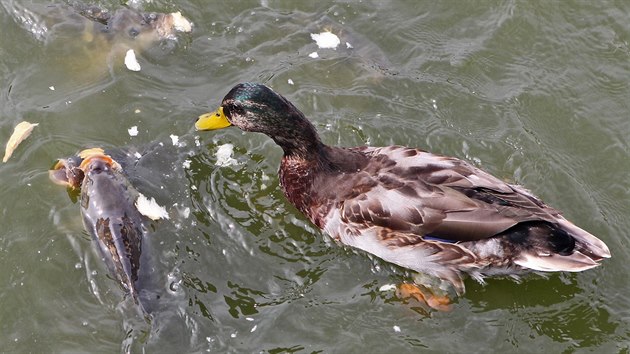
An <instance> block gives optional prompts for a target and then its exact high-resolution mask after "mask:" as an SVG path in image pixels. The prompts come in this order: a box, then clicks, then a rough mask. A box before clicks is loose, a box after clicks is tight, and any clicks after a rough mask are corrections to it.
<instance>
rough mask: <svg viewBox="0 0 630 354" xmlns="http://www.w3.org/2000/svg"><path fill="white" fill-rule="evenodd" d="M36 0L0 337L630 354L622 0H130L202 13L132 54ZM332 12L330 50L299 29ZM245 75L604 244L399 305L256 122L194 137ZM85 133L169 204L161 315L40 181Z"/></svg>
mask: <svg viewBox="0 0 630 354" xmlns="http://www.w3.org/2000/svg"><path fill="white" fill-rule="evenodd" d="M50 4H57V5H58V4H63V3H60V2H49V1H45V0H33V1H11V0H0V5H1V6H0V32H1V33H2V34H1V35H0V146H4V144H5V142H6V141H7V140H8V139H9V136H10V135H11V132H12V130H13V127H14V126H15V125H16V124H17V123H18V122H20V121H22V120H27V121H31V122H36V123H39V126H37V127H36V128H35V130H34V131H33V133H32V135H31V136H30V137H29V138H28V139H27V140H26V141H24V142H23V143H22V144H21V145H20V146H19V147H18V149H17V150H16V151H15V153H14V155H13V157H12V158H11V159H10V160H9V161H8V162H7V163H6V164H2V165H0V269H1V270H2V271H1V272H0V352H6V353H28V352H33V353H86V352H89V353H116V352H131V353H201V352H216V353H259V352H262V353H312V352H318V353H446V352H448V353H488V352H497V353H514V352H519V353H561V352H562V353H573V352H577V353H582V352H599V353H629V352H630V277H629V276H628V264H630V250H629V247H628V244H629V242H630V236H629V235H630V232H629V230H630V46H629V44H628V42H629V41H630V21H629V18H630V2H628V1H614V2H613V1H598V2H591V1H474V2H464V1H378V0H377V1H366V0H364V1H274V0H261V1H204V0H196V1H193V0H189V1H174V0H173V1H167V0H165V1H162V0H156V1H146V2H142V1H135V2H133V3H132V4H131V5H133V6H140V7H142V8H144V9H146V10H150V11H158V12H172V11H178V10H179V11H181V12H182V14H183V15H184V16H186V17H187V18H189V19H190V20H191V21H192V22H193V23H194V29H193V32H192V33H190V34H179V35H178V40H177V41H169V40H167V41H161V42H159V43H154V44H153V45H150V46H148V48H146V49H145V50H138V51H137V52H136V54H137V57H138V61H139V63H140V65H141V68H142V69H141V70H140V71H139V72H133V71H130V70H127V69H126V68H125V66H124V65H123V64H122V63H123V56H121V55H120V53H117V52H116V51H115V50H114V49H113V48H110V47H108V44H107V42H103V43H97V45H88V44H86V42H85V38H84V37H82V31H81V30H77V26H76V25H77V23H78V22H77V21H78V20H77V19H76V18H74V17H72V16H70V17H67V18H65V17H64V15H63V14H61V15H59V14H58V13H56V12H55V11H56V10H54V9H55V8H56V7H55V6H49V5H50ZM96 4H97V5H99V6H102V7H106V8H109V9H115V8H117V7H120V6H121V5H120V2H119V1H113V0H111V1H97V2H96ZM55 23H57V25H56V24H55ZM325 30H328V31H331V32H333V33H335V34H336V35H337V36H339V38H340V40H341V44H340V46H339V47H338V48H337V49H336V50H333V49H322V48H318V46H317V44H316V43H315V42H314V41H313V40H312V39H311V36H310V35H311V33H320V32H323V31H325ZM313 52H317V53H318V58H312V57H311V56H309V55H310V54H312V53H313ZM123 54H124V53H123ZM244 81H255V82H262V83H265V84H267V85H270V86H271V87H273V88H274V89H275V90H277V91H278V92H280V93H281V94H283V95H285V96H286V97H287V98H288V99H289V100H291V101H292V102H293V103H294V104H295V105H296V106H297V107H299V108H300V109H301V110H302V111H303V112H304V113H305V114H306V116H307V117H309V118H310V119H311V120H312V122H313V123H314V124H315V126H316V127H317V129H318V131H319V132H320V134H321V136H322V140H323V141H324V142H325V143H328V144H335V145H342V146H356V145H366V144H367V145H371V146H382V145H390V144H398V145H407V146H413V147H418V148H422V149H426V150H430V151H433V152H436V153H440V154H444V155H451V156H457V157H459V158H462V159H464V160H467V161H469V162H471V163H473V164H475V165H477V166H480V167H482V168H483V169H485V170H487V171H489V172H490V173H492V174H494V175H496V176H499V177H501V178H503V179H505V180H508V181H511V182H514V183H518V184H521V185H523V186H525V187H526V188H528V189H530V190H532V191H533V192H534V193H535V194H537V195H539V196H540V197H541V198H542V199H543V200H544V201H545V202H547V203H548V204H549V205H551V206H553V207H555V208H558V209H560V210H562V211H563V212H564V214H565V216H566V217H567V218H568V219H569V220H572V221H574V222H575V223H576V224H578V225H579V226H581V227H583V228H584V229H586V230H588V231H590V232H592V233H593V234H595V235H597V236H598V237H599V238H601V239H602V240H603V241H604V242H606V243H607V244H608V245H609V247H610V249H611V251H612V258H611V259H609V260H605V261H604V262H603V263H602V265H601V266H600V267H598V268H596V269H593V270H589V271H586V272H583V273H577V274H551V275H549V276H548V277H543V276H540V275H536V274H532V275H529V276H526V277H524V278H523V279H522V281H521V282H516V281H513V280H511V279H506V278H499V279H488V281H487V284H486V285H480V284H478V283H476V282H475V281H474V280H472V279H467V280H466V282H465V284H466V290H467V292H466V294H465V295H464V296H462V297H461V298H459V299H458V301H457V302H456V304H455V306H454V308H453V310H452V311H451V312H433V313H426V311H424V310H423V309H422V308H421V306H420V305H419V304H417V303H413V302H410V303H403V302H402V301H400V300H399V299H398V298H397V297H396V295H395V293H394V292H393V291H381V290H380V288H381V287H382V286H384V285H387V284H397V283H400V282H402V281H405V280H408V279H409V276H410V274H408V273H406V272H405V271H404V270H402V269H399V268H396V267H393V266H390V265H388V264H386V263H383V262H381V261H379V260H377V259H373V258H371V257H369V256H368V255H366V254H364V253H361V252H356V251H353V250H351V249H347V248H344V247H340V246H338V245H336V244H334V243H333V242H331V241H330V240H328V239H327V237H326V236H325V235H324V234H323V233H322V232H320V231H319V230H317V229H316V228H315V227H314V226H313V225H311V224H310V223H309V222H308V221H307V220H306V219H305V218H304V217H303V216H302V215H300V214H299V213H298V212H297V210H296V209H294V208H293V207H292V206H290V205H289V204H288V202H287V201H286V200H285V198H284V196H283V195H282V192H281V191H280V190H279V186H278V176H277V168H278V165H279V161H280V158H281V150H280V149H279V148H278V147H277V146H276V145H275V144H274V143H273V142H272V141H271V140H270V139H269V138H267V137H266V136H263V135H261V134H253V133H249V134H245V133H243V132H241V131H240V130H238V129H236V128H231V129H225V130H221V131H217V132H195V131H194V127H193V123H194V120H195V119H196V117H197V116H198V115H199V114H201V113H204V112H206V111H209V110H212V109H214V108H216V107H217V105H218V104H219V103H220V101H221V99H222V98H223V96H224V95H225V94H226V93H227V92H228V90H229V89H230V88H231V87H232V86H233V85H235V84H236V83H239V82H244ZM132 127H137V129H138V134H137V135H135V136H132V135H131V134H130V133H129V129H131V128H132ZM228 144H231V145H228ZM94 146H98V147H103V148H105V149H109V150H110V151H114V152H116V153H117V154H119V156H122V157H121V158H120V159H121V160H123V162H126V166H127V167H126V172H127V173H128V175H129V178H130V180H131V181H132V183H133V184H134V185H135V186H136V187H137V188H138V189H139V190H140V191H141V192H142V193H144V194H145V195H147V196H150V197H155V198H156V200H157V201H158V203H159V204H161V205H163V206H165V207H166V209H167V210H168V212H169V214H170V219H169V220H165V221H161V222H157V223H154V224H153V225H152V226H151V231H150V235H149V237H148V239H149V242H147V243H146V246H145V252H150V255H151V257H150V259H151V261H152V262H151V270H152V271H151V274H152V277H153V285H152V287H153V290H155V291H156V292H157V293H160V294H161V296H160V299H159V301H158V302H157V304H156V305H155V306H156V310H155V312H154V318H153V320H152V321H151V323H147V322H146V321H145V320H144V319H143V318H142V316H140V315H139V314H138V312H137V309H136V308H135V306H134V305H133V303H132V302H131V301H130V300H129V299H126V298H125V297H124V294H123V291H122V290H121V289H120V287H119V286H118V284H117V283H116V281H115V280H114V279H113V278H112V276H111V275H110V274H109V272H108V270H107V268H106V266H105V265H104V263H103V262H102V260H101V258H100V255H99V253H98V252H97V250H96V248H95V247H94V245H93V242H92V240H91V238H90V236H89V235H88V234H87V233H86V232H85V231H84V228H83V225H82V223H81V216H80V210H79V205H78V204H77V203H73V202H72V200H71V198H69V196H68V193H67V192H66V190H65V189H64V188H63V187H60V186H57V185H54V184H52V183H51V182H50V181H49V178H48V171H47V170H48V169H49V168H50V167H51V166H52V165H53V163H54V161H55V160H56V159H57V158H61V157H67V156H71V155H73V154H76V153H77V152H78V151H79V150H81V149H84V148H88V147H94ZM230 147H232V148H233V151H232V153H231V155H229V157H228V158H227V159H225V157H222V154H221V153H219V154H218V152H219V151H221V152H228V153H229V152H230Z"/></svg>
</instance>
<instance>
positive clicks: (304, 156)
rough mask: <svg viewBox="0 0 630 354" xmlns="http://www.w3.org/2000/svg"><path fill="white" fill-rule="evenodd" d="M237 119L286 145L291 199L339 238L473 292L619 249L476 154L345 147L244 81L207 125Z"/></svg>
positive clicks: (202, 121)
mask: <svg viewBox="0 0 630 354" xmlns="http://www.w3.org/2000/svg"><path fill="white" fill-rule="evenodd" d="M231 125H234V126H236V127H238V128H240V129H242V130H244V131H248V132H259V133H263V134H265V135H267V136H269V137H270V138H271V139H273V140H274V141H275V142H276V144H278V145H279V146H280V147H281V148H282V150H283V151H284V156H283V157H282V161H281V162H280V171H279V175H280V184H281V186H282V190H283V192H284V194H285V196H286V197H287V199H288V200H289V202H291V204H293V205H294V206H295V207H296V208H297V209H298V210H299V211H301V212H302V213H304V215H306V217H307V218H308V219H309V220H310V221H311V222H312V223H313V224H315V225H317V226H318V227H319V228H321V229H322V230H324V231H325V232H326V233H327V234H328V235H330V237H332V238H333V239H334V240H336V241H337V242H339V243H341V244H344V245H348V246H351V247H355V248H358V249H361V250H363V251H365V252H368V253H371V254H373V255H375V256H377V257H379V258H381V259H383V260H385V261H387V262H390V263H393V264H396V265H398V266H401V267H404V268H407V269H410V270H413V271H416V272H419V273H422V274H426V275H429V276H431V277H436V278H438V279H441V280H444V281H447V282H449V283H450V284H452V286H453V287H454V288H455V290H456V292H457V294H462V293H463V292H464V284H463V281H462V275H463V274H464V273H467V274H469V275H471V276H472V277H474V278H476V279H478V280H480V281H482V279H483V277H484V276H490V275H500V274H503V275H518V274H521V273H524V272H527V271H541V272H554V271H567V272H579V271H583V270H586V269H590V268H593V267H596V266H597V265H599V261H601V260H602V259H604V258H609V257H610V251H609V250H608V247H607V246H606V244H605V243H604V242H602V241H601V240H599V239H598V238H597V237H595V236H593V235H591V234H590V233H588V232H586V231H584V230H582V229H581V228H579V227H577V226H575V225H574V224H572V223H571V222H569V221H568V220H566V219H565V218H564V217H563V216H562V214H561V213H560V212H559V211H558V210H556V209H553V208H551V207H549V206H547V205H546V204H545V203H543V202H542V201H541V200H540V198H538V197H536V196H535V195H533V194H532V193H531V192H530V191H528V190H526V189H525V188H523V187H521V186H518V185H514V184H508V183H506V182H503V181H501V180H500V179H498V178H496V177H494V176H492V175H490V174H488V173H487V172H484V171H482V170H480V169H479V168H477V167H475V166H473V165H471V164H469V163H468V162H466V161H462V160H460V159H457V158H454V157H447V156H440V155H437V154H433V153H430V152H427V151H423V150H420V149H416V148H410V147H404V146H386V147H368V146H362V147H348V148H346V147H335V146H328V145H326V144H324V143H323V142H322V141H321V139H320V138H319V136H318V134H317V132H316V130H315V128H314V126H313V125H312V124H311V123H310V122H309V121H308V120H307V119H306V118H305V117H304V115H303V114H302V113H301V112H300V111H299V110H298V109H297V108H296V107H295V106H294V105H293V104H291V102H289V101H288V100H287V99H286V98H284V97H282V96H281V95H280V94H278V93H276V92H274V91H273V90H271V89H270V88H269V87H267V86H265V85H261V84H255V83H242V84H238V85H236V86H235V87H234V88H232V90H230V92H229V93H228V94H227V95H226V96H225V98H224V99H223V101H222V103H221V106H220V107H219V109H218V110H217V111H215V112H212V113H207V114H204V115H201V116H200V117H199V118H198V120H197V121H196V123H195V127H196V129H197V130H213V129H220V128H225V127H228V126H231Z"/></svg>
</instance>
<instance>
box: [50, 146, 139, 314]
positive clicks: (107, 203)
mask: <svg viewBox="0 0 630 354" xmlns="http://www.w3.org/2000/svg"><path fill="white" fill-rule="evenodd" d="M50 177H51V179H52V180H53V181H54V182H55V183H58V184H63V185H67V186H69V187H70V188H73V189H80V191H81V197H80V204H81V214H82V216H83V224H84V226H85V229H86V230H87V232H88V233H89V234H90V235H92V237H93V238H94V240H95V241H96V242H97V243H98V246H99V247H98V248H99V250H100V252H101V255H102V257H103V258H104V259H105V262H106V263H107V264H108V267H109V268H110V271H111V272H112V273H113V275H114V276H115V278H116V279H117V280H118V282H119V283H120V285H121V286H122V288H123V290H124V291H125V292H126V293H128V294H130V295H131V296H132V297H133V299H134V302H135V303H137V304H139V305H140V307H141V308H142V309H143V311H145V312H146V313H148V312H147V310H146V308H145V307H144V306H143V305H142V304H141V303H140V302H139V296H138V294H139V291H140V290H141V289H139V286H138V285H139V284H138V282H139V277H140V275H141V264H140V263H141V254H142V243H143V242H142V241H143V238H144V237H145V235H146V228H145V221H146V219H145V217H144V216H143V215H142V213H141V212H140V211H139V210H138V208H137V207H136V205H135V202H136V200H137V198H138V196H139V195H140V194H139V192H138V191H136V189H135V188H134V187H133V186H132V185H131V184H130V183H129V181H128V180H127V178H126V177H125V176H124V175H123V172H122V168H121V166H120V164H118V162H116V161H115V160H113V159H112V158H111V157H110V156H109V155H106V154H105V153H104V151H103V150H102V149H100V148H94V149H87V150H83V151H81V152H80V153H79V154H78V156H75V157H71V158H68V159H60V160H59V161H58V162H57V163H56V164H55V166H54V167H53V169H52V170H51V171H50Z"/></svg>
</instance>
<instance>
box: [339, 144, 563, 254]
mask: <svg viewBox="0 0 630 354" xmlns="http://www.w3.org/2000/svg"><path fill="white" fill-rule="evenodd" d="M364 153H366V154H368V155H369V156H370V157H371V159H370V160H369V162H368V164H367V165H366V166H365V167H364V169H363V172H361V173H357V174H355V175H353V176H352V177H348V176H347V175H346V176H338V177H337V178H338V179H339V180H338V181H335V182H334V185H336V186H343V185H352V186H354V188H353V189H351V190H350V191H348V192H346V193H340V194H338V195H336V196H334V197H332V199H333V200H336V204H337V205H338V207H339V208H340V209H341V211H342V212H341V217H342V221H343V222H345V223H348V224H349V225H352V224H354V225H355V226H356V227H358V228H360V229H364V228H366V227H380V228H383V229H386V230H389V231H391V232H393V235H395V234H396V233H403V234H407V235H408V234H414V235H418V236H420V237H422V236H425V235H431V236H434V237H438V238H442V239H445V240H450V241H453V242H459V241H474V240H480V239H485V238H489V237H492V236H494V235H497V234H499V233H501V232H503V231H505V230H507V229H508V228H510V227H512V226H514V225H516V224H517V223H519V222H524V221H530V220H543V221H549V222H553V220H554V216H555V215H557V214H558V212H557V211H556V210H554V209H552V208H549V207H547V206H546V205H545V204H544V203H543V202H542V201H540V200H539V199H537V198H536V197H534V196H533V195H531V194H530V193H529V192H527V191H526V190H525V189H523V188H521V187H518V186H512V185H509V184H507V183H505V182H503V181H501V180H499V179H497V178H496V177H493V176H492V175H490V174H488V173H486V172H484V171H482V170H480V169H478V168H476V167H474V166H472V165H470V164H468V163H466V162H464V161H461V160H458V159H454V158H448V157H443V156H438V155H433V154H431V153H427V152H423V151H420V150H414V149H410V148H404V147H386V148H371V149H364ZM327 183H331V181H330V180H329V181H327ZM357 186H366V188H357ZM335 190H336V191H339V190H342V191H343V190H344V189H343V188H335Z"/></svg>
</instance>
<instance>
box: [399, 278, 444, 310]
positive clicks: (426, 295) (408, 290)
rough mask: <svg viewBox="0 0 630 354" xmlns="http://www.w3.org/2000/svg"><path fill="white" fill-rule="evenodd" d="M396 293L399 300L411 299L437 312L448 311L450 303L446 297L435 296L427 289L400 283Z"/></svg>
mask: <svg viewBox="0 0 630 354" xmlns="http://www.w3.org/2000/svg"><path fill="white" fill-rule="evenodd" d="M396 290H397V291H396V293H397V295H398V297H400V298H401V299H410V298H413V299H415V300H416V301H418V302H421V303H423V304H426V305H427V306H429V307H430V308H432V309H434V310H437V311H444V312H447V311H450V310H451V309H452V307H453V306H452V302H451V299H449V298H448V297H447V296H444V295H436V294H434V293H433V292H432V291H431V290H429V289H428V288H426V287H424V286H422V285H417V284H410V283H402V284H400V285H398V287H397V288H396Z"/></svg>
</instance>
